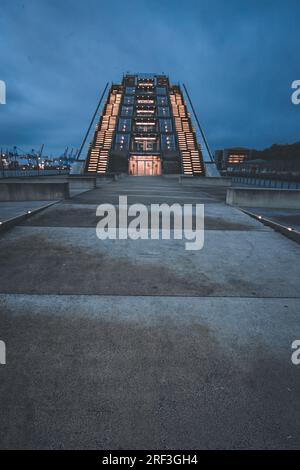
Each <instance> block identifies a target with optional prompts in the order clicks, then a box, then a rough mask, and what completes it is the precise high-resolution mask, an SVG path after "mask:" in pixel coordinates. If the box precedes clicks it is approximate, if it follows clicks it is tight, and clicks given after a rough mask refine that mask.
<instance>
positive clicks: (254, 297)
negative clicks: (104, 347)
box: [0, 292, 300, 301]
mask: <svg viewBox="0 0 300 470" xmlns="http://www.w3.org/2000/svg"><path fill="white" fill-rule="evenodd" d="M8 296H10V297H16V296H22V297H24V296H29V297H34V296H35V297H51V296H52V297H99V298H102V297H110V298H114V297H123V298H127V297H128V298H130V297H135V298H144V297H146V298H148V297H152V298H153V299H157V298H160V297H161V298H164V299H165V298H170V299H172V298H182V299H187V298H189V299H199V300H200V299H242V300H256V299H259V300H262V299H266V300H299V301H300V296H299V297H293V296H285V297H274V296H264V295H255V296H253V297H251V296H240V295H201V296H200V295H199V296H198V295H184V294H178V295H177V294H172V295H170V294H157V295H155V294H126V295H125V294H96V293H76V294H74V293H68V294H66V293H61V292H58V293H53V292H51V293H45V292H32V293H30V292H16V293H14V292H0V298H1V297H8Z"/></svg>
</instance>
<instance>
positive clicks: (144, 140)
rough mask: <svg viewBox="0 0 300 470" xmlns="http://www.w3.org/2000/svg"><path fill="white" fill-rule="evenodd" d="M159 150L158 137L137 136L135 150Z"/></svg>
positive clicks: (134, 143)
mask: <svg viewBox="0 0 300 470" xmlns="http://www.w3.org/2000/svg"><path fill="white" fill-rule="evenodd" d="M157 150H159V143H158V140H157V138H156V137H135V138H134V141H133V151H135V152H153V151H154V152H156V151H157Z"/></svg>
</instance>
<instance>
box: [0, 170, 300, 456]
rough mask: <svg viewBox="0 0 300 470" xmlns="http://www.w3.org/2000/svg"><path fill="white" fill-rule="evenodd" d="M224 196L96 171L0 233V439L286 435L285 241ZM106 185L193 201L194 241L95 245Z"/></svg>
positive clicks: (293, 309)
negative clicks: (89, 185)
mask: <svg viewBox="0 0 300 470" xmlns="http://www.w3.org/2000/svg"><path fill="white" fill-rule="evenodd" d="M225 194H226V187H225V186H224V187H223V186H222V185H220V184H218V186H215V185H214V184H213V183H207V180H203V181H202V180H200V179H199V182H198V183H195V180H193V184H191V185H189V184H188V183H186V182H185V184H184V185H183V184H180V183H179V182H178V181H177V180H175V179H173V178H163V177H161V178H137V177H136V178H134V177H127V178H124V179H121V180H119V181H116V182H112V183H110V184H107V182H104V183H103V184H102V183H101V182H100V183H99V187H98V188H96V189H95V190H93V191H89V192H86V193H83V194H81V195H78V196H76V197H74V198H73V199H72V200H68V201H65V202H61V203H59V204H56V205H55V206H53V207H51V208H49V209H47V210H46V211H44V212H42V213H40V214H37V215H35V216H34V217H32V218H31V219H30V220H28V221H26V222H24V223H23V224H21V225H19V226H17V227H15V228H14V229H12V230H11V231H10V232H7V233H6V234H4V235H3V236H2V237H1V242H0V243H1V251H0V264H1V271H0V291H1V295H0V309H1V316H0V320H1V339H3V340H5V341H6V346H7V365H6V366H1V367H0V376H1V380H0V397H1V402H0V407H1V416H2V418H1V423H2V425H1V426H2V427H1V430H0V441H1V443H2V445H1V447H3V448H37V449H40V448H103V449H104V448H110V449H126V448H130V449H150V448H159V449H168V448H174V449H178V448H186V449H196V448H204V449H211V448H234V449H237V448H242V449H244V448H291V449H293V448H298V447H299V445H300V438H299V424H298V423H299V418H300V401H299V390H300V369H299V367H300V366H298V368H297V366H294V365H292V363H291V360H290V356H291V342H292V341H293V340H294V339H300V326H299V325H300V323H299V311H300V309H299V307H300V301H299V292H300V290H299V274H300V272H299V271H300V268H299V247H298V245H297V244H295V243H294V242H293V241H291V240H288V239H286V238H284V237H283V236H282V235H280V234H278V233H275V232H274V231H273V230H271V229H270V228H267V227H265V226H264V225H262V224H260V223H259V222H257V221H256V220H254V219H252V218H250V217H248V216H247V215H246V214H244V213H242V212H241V211H239V210H238V209H236V208H232V207H228V206H226V205H225V202H224V200H225ZM119 195H127V196H128V202H129V203H130V204H131V203H135V202H138V203H144V204H147V205H149V204H151V203H163V202H167V203H169V204H171V203H174V202H179V203H181V204H183V203H189V204H191V203H197V202H198V203H203V204H205V228H206V230H205V243H204V248H203V249H202V250H201V251H193V252H188V251H186V250H185V249H184V241H183V240H160V241H156V240H145V241H141V240H139V241H132V240H122V241H118V240H106V241H99V240H98V239H97V237H96V233H95V226H96V223H97V220H98V219H97V217H96V215H95V211H96V207H97V205H98V204H100V203H103V202H105V203H111V204H115V205H117V204H118V197H119Z"/></svg>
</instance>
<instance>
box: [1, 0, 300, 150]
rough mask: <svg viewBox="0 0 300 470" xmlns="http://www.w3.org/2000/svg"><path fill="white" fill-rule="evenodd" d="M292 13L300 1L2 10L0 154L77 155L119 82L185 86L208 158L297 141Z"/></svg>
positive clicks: (48, 5)
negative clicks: (150, 78) (103, 99)
mask: <svg viewBox="0 0 300 470" xmlns="http://www.w3.org/2000/svg"><path fill="white" fill-rule="evenodd" d="M299 12H300V5H299V2H298V1H297V0H295V1H294V0H290V1H289V2H288V4H285V3H284V2H281V1H277V0H264V1H262V0H252V1H250V0H244V1H243V2H240V1H238V0H237V1H233V0H227V1H226V2H224V1H223V0H219V1H217V0H210V1H208V0H207V1H206V0H195V1H193V0H187V1H185V2H182V1H171V0H168V1H163V2H162V1H156V0H152V1H151V2H149V1H147V2H146V1H144V0H139V1H137V0H132V1H130V2H124V1H118V0H117V1H114V2H103V1H99V0H85V2H74V1H72V0H51V1H48V0H26V2H25V1H24V0H15V1H14V2H11V1H8V0H2V2H1V7H0V41H1V44H5V47H4V46H1V50H0V61H1V62H0V63H1V76H0V79H2V80H5V81H6V84H7V105H5V106H1V107H0V146H1V144H2V146H4V147H5V146H10V145H14V144H15V145H18V146H20V147H26V148H31V147H37V146H39V145H41V143H45V145H46V150H47V151H48V152H49V153H60V152H62V150H63V149H64V147H66V146H67V145H68V146H74V147H79V145H80V143H81V139H82V137H83V135H84V133H85V130H86V128H87V126H88V124H89V120H90V118H91V116H92V114H93V111H94V109H95V107H96V104H97V100H98V97H99V94H100V92H101V89H102V88H103V87H104V85H105V83H106V82H107V81H114V82H116V81H119V80H120V79H121V76H122V74H123V73H124V72H126V71H134V72H138V71H141V72H147V71H150V72H158V73H160V72H165V73H167V74H168V75H169V76H170V78H171V80H172V81H174V82H178V81H179V82H184V83H186V85H187V86H188V88H189V91H190V94H191V96H192V99H193V102H194V105H195V108H196V109H197V111H198V114H199V117H200V120H201V123H202V125H203V127H204V129H205V130H206V133H207V137H208V140H209V142H210V146H211V147H212V148H218V147H220V148H222V147H226V146H231V145H247V146H250V147H257V148H262V147H265V146H268V145H269V144H272V143H274V142H286V141H296V140H299V127H298V125H297V122H299V113H300V107H299V108H297V107H296V106H293V105H292V104H291V101H290V94H291V90H290V85H291V83H292V81H293V80H295V79H300V70H299V65H298V51H297V48H298V44H299V36H300V33H299V28H298V25H297V17H299Z"/></svg>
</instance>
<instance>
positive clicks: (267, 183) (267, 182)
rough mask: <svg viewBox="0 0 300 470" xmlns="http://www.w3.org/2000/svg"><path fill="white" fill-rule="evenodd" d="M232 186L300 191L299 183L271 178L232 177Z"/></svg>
mask: <svg viewBox="0 0 300 470" xmlns="http://www.w3.org/2000/svg"><path fill="white" fill-rule="evenodd" d="M231 181H232V183H233V184H243V185H245V186H256V187H260V188H273V189H275V188H277V189H300V182H299V181H284V180H279V179H278V180H277V179H271V178H262V177H261V176H260V177H259V178H256V177H251V176H234V177H233V178H232V180H231Z"/></svg>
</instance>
